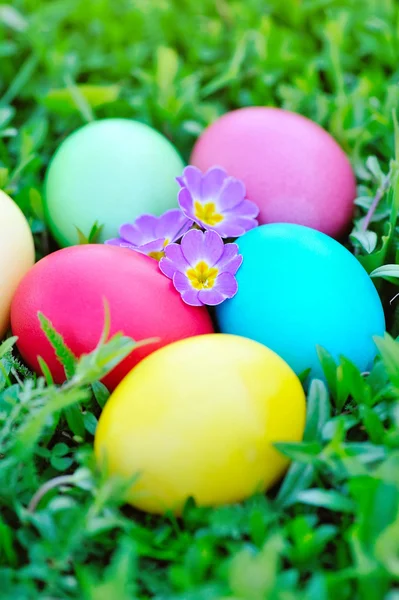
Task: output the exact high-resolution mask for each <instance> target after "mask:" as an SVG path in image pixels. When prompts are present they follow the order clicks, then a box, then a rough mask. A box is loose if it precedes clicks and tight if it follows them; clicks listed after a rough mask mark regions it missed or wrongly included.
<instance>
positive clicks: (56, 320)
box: [11, 244, 213, 389]
mask: <svg viewBox="0 0 399 600" xmlns="http://www.w3.org/2000/svg"><path fill="white" fill-rule="evenodd" d="M104 300H106V301H107V303H108V306H109V310H110V318H111V329H110V334H111V335H113V334H115V333H117V332H122V333H124V334H125V335H127V336H129V337H132V338H133V339H134V340H136V341H141V340H146V339H150V338H157V341H155V340H154V341H153V342H152V343H151V344H149V345H146V346H143V347H140V348H137V349H136V350H133V352H132V353H131V354H130V355H129V356H128V357H127V358H126V359H125V360H124V361H123V362H122V363H120V364H119V365H118V366H117V367H116V368H115V369H113V370H112V371H111V373H109V374H108V375H107V376H106V378H105V379H104V383H105V384H106V385H107V387H108V388H109V389H113V388H114V387H115V386H116V385H117V384H118V383H119V382H120V381H121V379H122V378H123V377H124V376H125V375H126V374H127V373H128V372H129V371H130V369H131V368H132V367H133V366H134V365H135V364H136V363H137V362H138V361H140V360H141V359H142V358H144V357H145V356H147V355H148V354H150V353H151V352H153V351H154V350H156V349H157V348H160V347H162V346H164V345H165V344H170V343H171V342H174V341H176V340H180V339H182V338H185V337H189V336H192V335H200V334H202V333H210V332H212V331H213V328H212V324H211V320H210V317H209V315H208V313H207V311H206V309H205V308H203V307H192V306H188V305H187V304H184V302H182V300H181V298H180V295H179V294H178V292H176V290H175V289H174V287H173V284H172V282H171V281H170V280H169V279H167V278H166V277H164V275H162V273H161V272H160V271H159V269H158V263H157V262H156V261H155V260H153V259H151V258H148V257H146V256H144V255H141V254H138V253H136V252H133V251H131V250H128V249H126V248H119V247H115V246H106V245H95V244H93V245H91V244H89V245H83V246H75V247H72V248H64V249H63V250H59V251H57V252H54V254H50V255H49V256H46V257H45V258H43V259H42V260H41V261H39V262H38V263H37V264H36V265H35V266H34V267H33V269H31V270H30V271H29V273H28V274H27V275H26V276H25V278H24V279H23V280H22V282H21V284H20V285H19V287H18V290H17V292H16V294H15V297H14V300H13V303H12V311H11V322H12V323H11V324H12V331H13V333H14V335H17V336H18V348H19V351H20V352H21V355H22V357H23V358H24V359H25V361H26V362H27V363H28V365H29V366H30V367H32V368H33V369H35V370H36V371H40V369H39V364H38V356H41V357H42V358H43V359H44V360H45V361H46V363H47V365H48V366H49V368H50V370H51V373H52V374H53V377H54V379H55V381H56V382H59V383H60V382H62V381H63V380H64V379H65V375H64V370H63V367H62V366H61V364H60V363H59V362H58V360H57V358H56V356H55V353H54V351H53V349H52V347H51V345H50V343H49V342H48V341H47V338H46V337H45V335H44V333H43V332H42V330H41V328H40V323H39V320H38V318H37V313H38V311H40V312H42V313H43V314H44V315H45V316H46V317H47V318H48V319H50V321H51V322H52V324H53V326H54V327H55V328H56V330H57V331H58V332H59V333H60V334H61V335H62V336H63V338H64V340H65V342H66V344H67V345H68V347H69V348H70V349H71V350H72V352H73V353H74V354H75V355H76V356H81V355H82V354H85V353H88V352H90V351H92V350H94V348H95V347H96V346H97V344H98V341H99V339H100V335H101V332H102V329H103V327H104Z"/></svg>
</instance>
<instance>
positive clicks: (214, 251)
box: [183, 231, 224, 267]
mask: <svg viewBox="0 0 399 600" xmlns="http://www.w3.org/2000/svg"><path fill="white" fill-rule="evenodd" d="M202 247H203V248H202V255H201V257H200V260H201V259H202V260H204V261H205V262H206V264H207V265H208V266H209V267H213V266H214V265H215V264H216V263H217V262H218V260H219V259H220V258H221V257H222V256H223V252H224V244H223V240H222V238H221V237H220V235H219V234H218V233H216V232H215V231H205V233H204V234H203V238H202ZM183 252H184V249H183Z"/></svg>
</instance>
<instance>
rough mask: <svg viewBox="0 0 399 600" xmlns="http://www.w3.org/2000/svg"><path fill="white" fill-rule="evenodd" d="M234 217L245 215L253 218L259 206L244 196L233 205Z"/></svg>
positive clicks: (257, 212) (256, 214)
mask: <svg viewBox="0 0 399 600" xmlns="http://www.w3.org/2000/svg"><path fill="white" fill-rule="evenodd" d="M234 214H235V215H236V217H246V218H249V217H251V218H253V219H255V218H256V217H257V216H258V214H259V206H258V205H257V204H255V202H252V200H248V198H246V199H245V200H243V201H242V202H241V204H240V205H239V206H236V207H234Z"/></svg>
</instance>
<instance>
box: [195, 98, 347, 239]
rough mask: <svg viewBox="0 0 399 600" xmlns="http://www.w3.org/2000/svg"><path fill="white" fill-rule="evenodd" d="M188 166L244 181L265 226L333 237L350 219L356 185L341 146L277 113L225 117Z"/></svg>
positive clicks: (296, 118)
mask: <svg viewBox="0 0 399 600" xmlns="http://www.w3.org/2000/svg"><path fill="white" fill-rule="evenodd" d="M190 163H191V164H193V165H195V166H197V167H198V168H200V169H201V170H202V171H206V170H207V169H209V168H210V167H212V166H216V165H217V166H220V167H223V168H224V169H226V171H227V172H228V173H229V174H230V175H233V176H234V177H237V178H239V179H241V180H242V181H243V182H244V183H245V186H246V189H247V197H248V198H249V199H250V200H253V201H254V202H256V204H258V206H259V208H260V213H259V221H260V223H261V224H263V223H279V222H280V223H281V222H283V223H298V224H300V225H307V226H308V227H312V228H314V229H318V230H319V231H322V232H324V233H326V234H328V235H330V236H332V237H339V236H340V235H342V234H344V233H345V232H346V231H347V229H348V227H349V224H350V221H351V218H352V214H353V201H354V199H355V197H356V181H355V177H354V174H353V170H352V167H351V165H350V162H349V160H348V158H347V156H346V155H345V153H344V152H343V150H342V149H341V148H340V146H339V145H338V144H337V142H336V141H335V140H334V139H333V138H332V137H331V135H330V134H329V133H327V132H326V131H325V130H324V129H322V128H321V127H320V126H319V125H317V124H316V123H314V122H313V121H310V120H309V119H307V118H305V117H303V116H301V115H298V114H296V113H292V112H289V111H286V110H282V109H279V108H265V107H251V108H241V109H239V110H235V111H233V112H230V113H227V114H226V115H224V116H222V117H221V118H220V119H218V120H217V121H215V123H213V124H212V125H210V126H209V127H208V128H207V129H206V130H205V131H204V133H203V134H202V135H201V136H200V138H199V139H198V141H197V143H196V145H195V147H194V150H193V152H192V155H191V160H190Z"/></svg>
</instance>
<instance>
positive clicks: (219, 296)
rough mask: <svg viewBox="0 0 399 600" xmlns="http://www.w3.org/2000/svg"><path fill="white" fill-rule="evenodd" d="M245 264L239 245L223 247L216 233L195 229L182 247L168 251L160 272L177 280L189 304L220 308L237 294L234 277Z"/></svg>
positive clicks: (174, 247) (174, 246) (173, 246)
mask: <svg viewBox="0 0 399 600" xmlns="http://www.w3.org/2000/svg"><path fill="white" fill-rule="evenodd" d="M241 263H242V256H241V255H240V254H238V246H237V244H223V240H222V238H221V237H220V235H219V234H218V233H216V232H215V231H205V232H202V231H199V230H198V229H192V230H191V231H189V232H187V233H186V234H185V235H184V236H183V239H182V241H181V244H169V246H167V247H166V248H165V257H164V258H161V261H160V263H159V268H160V269H161V271H162V273H163V274H164V275H166V277H169V278H170V279H172V280H173V285H174V286H175V288H176V289H177V291H178V292H180V294H181V297H182V299H183V300H184V302H185V303H186V304H190V305H191V306H201V305H203V304H209V305H211V306H216V304H220V303H221V302H223V300H226V298H232V297H233V296H234V295H235V294H236V293H237V289H238V285H237V281H236V278H235V277H234V275H235V274H236V273H237V270H238V268H239V267H240V265H241Z"/></svg>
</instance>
